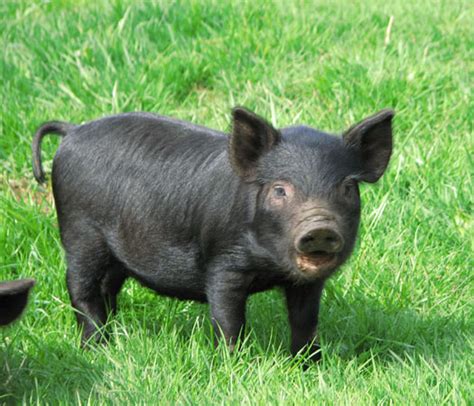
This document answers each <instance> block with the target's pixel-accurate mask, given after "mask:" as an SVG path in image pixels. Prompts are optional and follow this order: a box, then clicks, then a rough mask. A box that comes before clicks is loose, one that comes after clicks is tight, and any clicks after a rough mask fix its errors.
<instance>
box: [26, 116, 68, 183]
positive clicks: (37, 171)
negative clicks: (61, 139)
mask: <svg viewBox="0 0 474 406" xmlns="http://www.w3.org/2000/svg"><path fill="white" fill-rule="evenodd" d="M73 127H74V126H73V125H72V124H69V123H65V122H63V121H49V122H47V123H44V124H43V125H42V126H41V127H40V128H38V130H37V131H36V133H35V136H34V137H33V143H32V144H31V150H32V152H33V174H34V175H35V179H36V180H37V181H38V183H44V182H45V181H46V177H45V174H44V171H43V167H42V165H41V140H42V139H43V137H44V136H45V135H46V134H50V133H52V134H56V135H60V136H65V135H66V134H67V133H68V131H69V130H70V129H72V128H73Z"/></svg>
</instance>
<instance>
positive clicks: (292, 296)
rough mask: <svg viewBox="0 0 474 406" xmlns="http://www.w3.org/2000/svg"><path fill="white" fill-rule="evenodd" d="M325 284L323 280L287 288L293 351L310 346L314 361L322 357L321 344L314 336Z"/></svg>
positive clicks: (294, 353) (293, 352)
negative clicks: (315, 340) (316, 341)
mask: <svg viewBox="0 0 474 406" xmlns="http://www.w3.org/2000/svg"><path fill="white" fill-rule="evenodd" d="M323 285H324V282H323V281H317V282H315V283H312V284H309V285H293V286H287V287H286V288H285V294H286V301H287V306H288V317H289V320H290V327H291V353H292V354H293V355H296V354H297V353H298V352H299V351H301V350H302V349H306V348H307V347H308V346H310V348H309V350H310V354H311V359H312V360H314V361H318V360H319V359H320V358H321V352H320V349H319V345H317V344H316V343H315V342H314V338H315V336H316V326H317V324H318V313H319V301H320V299H321V292H322V290H323Z"/></svg>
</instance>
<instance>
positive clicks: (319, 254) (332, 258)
mask: <svg viewBox="0 0 474 406" xmlns="http://www.w3.org/2000/svg"><path fill="white" fill-rule="evenodd" d="M335 263H336V254H335V253H328V252H324V251H316V252H312V253H311V254H301V253H300V254H298V255H297V256H296V265H297V266H298V269H299V270H300V271H301V272H303V273H305V274H308V275H312V276H320V275H321V274H323V273H325V271H328V270H330V269H332V268H333V266H334V265H335Z"/></svg>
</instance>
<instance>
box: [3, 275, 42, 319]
mask: <svg viewBox="0 0 474 406" xmlns="http://www.w3.org/2000/svg"><path fill="white" fill-rule="evenodd" d="M34 284H35V281H34V280H33V279H21V280H19V281H11V282H1V283H0V326H4V325H6V324H8V323H11V322H12V321H13V320H15V319H16V318H17V317H18V316H19V315H20V314H21V312H22V311H23V309H24V308H25V306H26V302H27V301H28V293H29V291H30V289H31V288H32V287H33V285H34Z"/></svg>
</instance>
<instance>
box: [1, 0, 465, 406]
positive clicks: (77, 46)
mask: <svg viewBox="0 0 474 406" xmlns="http://www.w3.org/2000/svg"><path fill="white" fill-rule="evenodd" d="M473 17H474V7H473V5H472V2H470V1H467V0H466V1H459V0H453V1H449V2H448V1H424V0H422V1H417V2H406V1H404V0H394V1H391V2H382V1H380V2H378V1H374V0H370V1H354V2H346V1H342V0H341V1H339V0H338V1H315V2H306V1H287V2H275V3H270V2H268V1H263V0H262V1H260V0H258V1H257V0H254V1H252V2H235V1H234V2H233V1H179V2H171V1H159V2H148V1H147V2H145V1H137V2H135V1H131V0H130V1H125V0H123V1H113V2H109V1H85V0H83V1H81V0H75V1H73V0H63V1H57V0H53V1H50V2H46V1H26V0H25V1H15V0H13V1H12V0H5V1H2V2H1V4H0V38H1V42H0V44H1V48H2V50H1V58H0V64H1V65H0V67H1V83H2V85H1V89H0V93H1V99H2V108H1V110H0V117H1V120H0V122H1V126H0V277H1V278H0V279H16V278H21V277H34V278H35V279H36V280H37V286H36V287H35V288H34V291H33V295H32V298H31V301H30V303H29V307H28V309H27V312H26V313H25V315H24V317H23V318H22V319H21V320H20V321H18V322H17V323H15V324H14V325H12V326H11V327H8V328H6V329H3V330H1V331H0V404H1V403H7V404H9V403H38V404H47V403H53V404H57V403H61V404H71V403H78V404H89V403H90V404H97V403H99V404H106V403H116V404H145V403H148V404H158V402H160V403H163V404H174V403H180V404H188V403H189V404H203V405H205V404H241V403H244V404H261V405H266V404H315V403H317V404H351V405H357V404H427V405H432V404H436V405H441V404H469V403H470V404H472V401H473V379H472V361H473V337H474V335H473V327H474V323H473V300H472V298H473V297H474V296H473V293H474V292H473V290H474V289H473V286H474V285H473V277H472V270H473V269H474V261H473V245H474V244H473V234H474V230H473V212H472V210H473V184H472V174H473V173H474V165H473V160H472V154H473V151H474V145H473V144H474V143H473V132H472V123H473V118H474V117H473V115H474V114H473V113H474V106H473V103H472V95H471V90H472V78H473V74H474V69H473V67H474V66H473V64H474V62H473V61H474V43H473V39H474V30H473V26H472V21H473ZM236 104H239V105H245V106H247V107H249V108H251V109H253V110H255V111H256V112H258V113H259V114H261V115H263V116H265V117H267V118H268V119H269V120H271V121H272V122H273V123H274V124H275V125H277V126H280V127H283V126H287V125H291V124H295V123H305V124H308V125H310V126H313V127H316V128H320V129H324V130H327V131H330V132H334V133H339V132H341V131H343V130H344V129H346V128H347V127H348V126H349V125H350V124H352V123H353V122H355V121H357V120H360V119H362V118H364V117H365V116H367V115H369V114H372V113H374V112H376V111H378V110H379V109H381V108H385V107H392V108H394V109H395V110H396V112H397V115H396V117H395V120H394V139H395V149H394V155H393V158H392V160H391V163H390V166H389V169H388V171H387V173H386V174H385V176H384V177H383V178H382V180H381V181H380V182H379V183H378V184H377V185H375V186H371V185H366V186H363V187H362V200H363V213H362V225H361V229H360V239H359V242H358V244H357V248H356V250H355V252H354V255H353V256H352V259H351V260H350V261H349V262H348V263H347V264H346V265H345V266H344V267H343V268H342V269H341V270H340V272H339V273H338V274H337V275H335V276H334V277H333V278H332V279H331V280H330V281H329V282H328V284H327V288H326V290H325V293H324V296H323V300H322V309H321V317H320V320H321V321H320V328H319V331H320V334H319V336H320V342H321V346H322V348H323V351H324V356H323V359H322V361H321V362H320V363H319V364H315V365H312V366H311V367H310V368H308V369H306V370H305V369H304V368H303V367H302V362H303V361H304V359H298V360H293V359H291V358H290V357H289V350H288V347H289V328H288V324H287V316H286V312H285V307H284V302H283V297H282V295H281V293H280V292H278V291H271V292H265V293H262V294H259V295H255V296H253V297H252V298H251V300H250V303H249V306H248V324H249V326H248V334H247V339H246V341H245V343H244V344H243V346H242V349H241V351H240V352H239V353H237V354H232V355H229V354H228V353H227V352H226V351H225V349H223V348H218V349H217V351H216V350H214V348H213V345H212V340H211V337H212V336H211V325H210V321H209V317H208V308H207V306H206V305H200V304H195V303H192V302H179V301H177V300H173V299H168V298H163V297H159V296H156V295H155V294H153V293H152V292H150V291H148V290H147V289H145V288H143V287H141V286H139V285H138V284H137V283H135V282H134V281H131V280H129V281H128V282H127V284H126V286H125V288H124V289H123V291H122V293H121V296H120V299H119V306H120V311H119V315H118V317H117V318H116V319H114V320H113V321H112V322H111V323H110V326H109V327H110V330H111V331H112V332H113V340H112V342H111V343H110V344H109V345H108V346H104V347H99V348H97V349H94V350H90V351H83V350H81V349H80V348H79V332H78V330H77V329H76V326H75V319H74V316H73V312H72V309H71V306H70V303H69V298H68V295H67V291H66V286H65V261H64V256H63V252H62V249H61V246H60V241H59V234H58V228H57V222H56V215H55V212H54V206H53V202H52V199H51V192H50V186H48V187H40V186H38V185H37V184H36V183H35V181H34V179H33V175H32V170H31V164H30V161H31V153H30V142H31V139H32V135H33V133H34V131H35V129H36V128H37V126H38V125H39V124H41V123H42V122H44V121H48V120H53V119H58V120H65V121H70V122H74V123H80V122H84V121H88V120H91V119H94V118H97V117H100V116H104V115H108V114H112V113H118V112H124V111H136V110H141V111H150V112H159V113H161V114H165V115H170V116H174V117H178V118H181V119H184V120H190V121H193V122H195V123H198V124H202V125H206V126H208V127H212V128H217V129H221V130H228V129H229V125H230V114H229V112H230V109H231V107H232V106H234V105H236ZM58 142H59V140H58V139H57V138H54V137H50V138H48V139H46V140H45V142H44V144H43V145H44V146H43V158H44V161H45V168H46V170H47V173H48V174H49V173H50V169H51V162H52V158H53V156H54V151H55V149H56V148H57V145H58Z"/></svg>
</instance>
